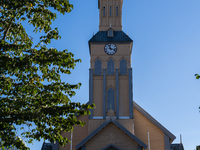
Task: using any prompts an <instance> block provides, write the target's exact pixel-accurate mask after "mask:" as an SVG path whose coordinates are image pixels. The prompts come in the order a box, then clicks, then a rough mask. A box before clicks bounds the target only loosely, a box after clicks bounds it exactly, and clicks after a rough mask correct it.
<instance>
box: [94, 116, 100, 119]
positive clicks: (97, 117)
mask: <svg viewBox="0 0 200 150" xmlns="http://www.w3.org/2000/svg"><path fill="white" fill-rule="evenodd" d="M92 119H103V117H99V116H98V117H97V116H96V117H93V118H92Z"/></svg>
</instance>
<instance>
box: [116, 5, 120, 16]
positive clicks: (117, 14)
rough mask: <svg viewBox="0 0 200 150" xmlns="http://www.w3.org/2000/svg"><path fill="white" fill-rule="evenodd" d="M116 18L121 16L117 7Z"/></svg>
mask: <svg viewBox="0 0 200 150" xmlns="http://www.w3.org/2000/svg"><path fill="white" fill-rule="evenodd" d="M116 16H117V17H118V16H119V7H118V6H117V7H116Z"/></svg>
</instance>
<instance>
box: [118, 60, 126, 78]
mask: <svg viewBox="0 0 200 150" xmlns="http://www.w3.org/2000/svg"><path fill="white" fill-rule="evenodd" d="M120 75H127V62H126V60H124V59H122V60H121V61H120Z"/></svg>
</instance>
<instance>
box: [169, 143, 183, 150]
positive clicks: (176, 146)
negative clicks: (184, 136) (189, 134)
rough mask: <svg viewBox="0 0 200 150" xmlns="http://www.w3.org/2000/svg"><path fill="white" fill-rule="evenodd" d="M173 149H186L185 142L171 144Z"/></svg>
mask: <svg viewBox="0 0 200 150" xmlns="http://www.w3.org/2000/svg"><path fill="white" fill-rule="evenodd" d="M171 150H184V147H183V144H181V143H180V144H171Z"/></svg>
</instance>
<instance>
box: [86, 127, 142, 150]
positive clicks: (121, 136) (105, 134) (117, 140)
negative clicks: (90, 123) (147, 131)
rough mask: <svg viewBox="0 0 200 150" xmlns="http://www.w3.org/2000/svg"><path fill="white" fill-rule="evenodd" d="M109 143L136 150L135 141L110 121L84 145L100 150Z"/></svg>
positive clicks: (90, 149)
mask: <svg viewBox="0 0 200 150" xmlns="http://www.w3.org/2000/svg"><path fill="white" fill-rule="evenodd" d="M99 143H101V144H99ZM109 144H113V145H115V146H117V147H118V148H121V149H126V150H137V145H138V144H137V142H136V141H134V140H133V139H131V138H130V137H129V136H127V135H126V134H125V133H124V132H123V131H122V130H120V129H119V128H118V127H117V126H115V125H114V124H112V123H110V124H108V125H107V126H106V127H105V128H103V129H102V130H101V131H100V132H99V133H98V134H96V135H95V136H94V137H93V138H92V139H90V140H89V141H88V142H86V144H85V145H86V149H87V150H94V149H97V150H102V149H104V148H105V147H106V146H107V145H109ZM110 148H114V150H117V149H116V148H115V147H110ZM104 150H107V149H104Z"/></svg>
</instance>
